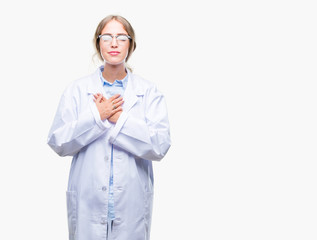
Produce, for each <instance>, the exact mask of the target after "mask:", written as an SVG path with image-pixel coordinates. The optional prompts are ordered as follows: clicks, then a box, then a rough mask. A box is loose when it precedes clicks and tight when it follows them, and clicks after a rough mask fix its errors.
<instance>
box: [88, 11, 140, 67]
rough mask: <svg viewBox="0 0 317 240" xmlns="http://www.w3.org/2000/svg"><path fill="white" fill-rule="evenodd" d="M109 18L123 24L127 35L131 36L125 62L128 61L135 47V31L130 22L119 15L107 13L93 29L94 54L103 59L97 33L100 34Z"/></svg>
mask: <svg viewBox="0 0 317 240" xmlns="http://www.w3.org/2000/svg"><path fill="white" fill-rule="evenodd" d="M111 20H116V21H118V22H120V23H121V24H122V25H123V28H124V30H126V31H127V33H128V35H129V36H130V37H131V39H130V45H129V51H128V55H127V58H126V60H125V61H126V62H127V61H128V59H129V58H130V56H131V54H132V53H133V52H134V50H135V48H136V42H135V33H134V30H133V27H132V26H131V24H130V23H129V22H128V20H127V19H125V18H124V17H122V16H119V15H109V16H107V17H105V18H104V19H102V20H101V22H100V23H99V24H98V26H97V29H96V31H95V36H94V40H93V43H94V46H95V50H96V54H97V55H98V58H99V59H100V60H101V61H103V58H102V56H101V52H100V41H99V35H100V34H101V32H102V30H103V29H104V27H105V26H106V25H107V24H108V23H109V22H110V21H111Z"/></svg>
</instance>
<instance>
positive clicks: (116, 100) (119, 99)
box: [112, 97, 123, 104]
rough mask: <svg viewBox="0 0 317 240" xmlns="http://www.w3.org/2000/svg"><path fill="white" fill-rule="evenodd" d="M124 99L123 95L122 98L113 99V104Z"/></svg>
mask: <svg viewBox="0 0 317 240" xmlns="http://www.w3.org/2000/svg"><path fill="white" fill-rule="evenodd" d="M122 100H123V97H120V98H116V99H114V100H113V101H112V104H117V103H118V102H120V101H122Z"/></svg>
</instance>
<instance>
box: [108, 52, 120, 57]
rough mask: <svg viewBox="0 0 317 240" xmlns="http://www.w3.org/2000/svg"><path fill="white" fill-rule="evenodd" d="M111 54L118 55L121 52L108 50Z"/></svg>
mask: <svg viewBox="0 0 317 240" xmlns="http://www.w3.org/2000/svg"><path fill="white" fill-rule="evenodd" d="M108 53H109V54H110V55H111V56H117V55H118V54H119V53H120V52H118V51H111V52H108Z"/></svg>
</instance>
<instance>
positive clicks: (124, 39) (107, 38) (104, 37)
mask: <svg viewBox="0 0 317 240" xmlns="http://www.w3.org/2000/svg"><path fill="white" fill-rule="evenodd" d="M114 37H115V38H116V39H117V43H118V44H119V45H124V44H125V43H126V42H127V41H128V40H129V39H132V38H131V37H130V36H129V35H124V34H120V35H117V36H113V35H110V34H103V35H99V37H98V38H99V39H101V40H102V41H103V42H104V43H105V44H107V45H109V44H110V43H112V39H113V38H114Z"/></svg>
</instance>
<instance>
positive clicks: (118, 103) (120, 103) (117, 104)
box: [114, 100, 124, 107]
mask: <svg viewBox="0 0 317 240" xmlns="http://www.w3.org/2000/svg"><path fill="white" fill-rule="evenodd" d="M123 103H124V101H123V100H121V101H119V102H117V103H116V104H114V105H116V107H119V106H121V105H122V104H123Z"/></svg>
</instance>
